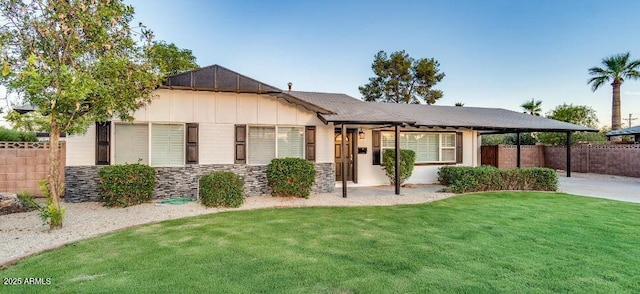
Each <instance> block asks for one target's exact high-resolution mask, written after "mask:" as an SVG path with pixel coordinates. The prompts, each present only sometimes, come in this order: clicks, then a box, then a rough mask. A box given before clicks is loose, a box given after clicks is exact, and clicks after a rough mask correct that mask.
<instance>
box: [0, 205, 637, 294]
mask: <svg viewBox="0 0 640 294" xmlns="http://www.w3.org/2000/svg"><path fill="white" fill-rule="evenodd" d="M132 217H135V216H132ZM0 277H2V278H7V277H16V278H18V277H19V278H27V277H36V278H51V285H47V286H45V285H22V286H7V285H0V292H3V293H6V292H13V291H16V292H20V291H24V292H34V291H38V292H65V293H73V292H91V293H99V292H107V293H120V292H129V293H148V292H184V293H193V292H211V293H213V292H215V293H248V292H252V293H253V292H270V293H301V292H315V293H385V292H386V293H392V292H393V293H407V292H414V293H425V292H429V293H438V292H448V293H449V292H454V293H479V292H504V293H521V292H528V293H540V292H543V293H544V292H577V293H624V292H628V293H633V292H636V293H637V292H639V291H640V205H638V204H631V203H623V202H616V201H609V200H603V199H595V198H587V197H576V196H572V195H566V194H554V193H533V192H500V193H482V194H470V195H462V196H457V197H454V198H450V199H447V200H443V201H438V202H434V203H430V204H422V205H402V206H393V207H356V208H353V207H350V208H347V207H344V208H291V209H265V210H255V211H234V212H226V213H219V214H213V215H206V216H199V217H194V218H187V219H179V220H173V221H167V222H162V223H156V224H152V225H146V226H141V227H136V228H132V229H128V230H124V231H119V232H115V233H113V234H109V235H106V236H102V237H99V238H94V239H90V240H86V241H82V242H78V243H75V244H72V245H69V246H66V247H65V248H62V249H58V250H53V251H50V252H46V253H43V254H40V255H37V256H33V257H29V258H26V259H24V260H22V261H20V262H19V263H18V264H16V265H14V266H11V267H9V268H7V269H4V270H1V271H0Z"/></svg>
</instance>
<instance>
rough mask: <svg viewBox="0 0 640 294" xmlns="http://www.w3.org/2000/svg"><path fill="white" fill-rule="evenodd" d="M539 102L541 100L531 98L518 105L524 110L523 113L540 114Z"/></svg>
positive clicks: (540, 102)
mask: <svg viewBox="0 0 640 294" xmlns="http://www.w3.org/2000/svg"><path fill="white" fill-rule="evenodd" d="M541 104H542V101H540V100H538V101H536V100H535V99H533V98H531V101H527V102H525V103H523V104H522V105H520V107H522V108H523V109H524V110H525V111H524V113H528V114H531V115H535V116H540V112H542V107H540V105H541Z"/></svg>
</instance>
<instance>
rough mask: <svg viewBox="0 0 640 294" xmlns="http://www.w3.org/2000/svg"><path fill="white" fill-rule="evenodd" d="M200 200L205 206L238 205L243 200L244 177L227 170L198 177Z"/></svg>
mask: <svg viewBox="0 0 640 294" xmlns="http://www.w3.org/2000/svg"><path fill="white" fill-rule="evenodd" d="M199 185H200V201H201V202H202V204H203V205H204V206H207V207H220V206H222V207H240V205H242V202H244V179H243V178H242V177H241V176H239V175H236V174H235V173H233V172H229V171H225V172H222V171H219V172H212V173H210V174H208V175H204V176H202V177H201V178H200V182H199Z"/></svg>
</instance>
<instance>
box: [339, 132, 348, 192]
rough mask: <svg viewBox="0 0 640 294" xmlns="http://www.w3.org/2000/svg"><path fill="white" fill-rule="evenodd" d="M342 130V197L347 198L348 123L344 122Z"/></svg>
mask: <svg viewBox="0 0 640 294" xmlns="http://www.w3.org/2000/svg"><path fill="white" fill-rule="evenodd" d="M341 127H342V128H341V130H340V136H341V138H342V141H340V163H341V164H340V165H341V167H340V168H341V169H342V197H343V198H347V155H346V152H347V125H346V124H342V125H341Z"/></svg>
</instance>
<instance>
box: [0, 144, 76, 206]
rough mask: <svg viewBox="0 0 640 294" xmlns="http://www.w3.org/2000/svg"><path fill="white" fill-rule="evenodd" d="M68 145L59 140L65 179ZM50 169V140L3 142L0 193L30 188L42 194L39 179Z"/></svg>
mask: <svg viewBox="0 0 640 294" xmlns="http://www.w3.org/2000/svg"><path fill="white" fill-rule="evenodd" d="M66 154H67V152H66V144H65V142H60V155H61V156H60V174H61V176H62V177H63V180H64V166H65V163H66ZM48 170H49V143H48V142H0V192H9V193H17V192H21V191H28V192H30V193H32V194H33V195H35V196H43V195H42V192H41V191H40V186H39V181H40V180H44V179H46V178H47V174H48Z"/></svg>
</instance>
